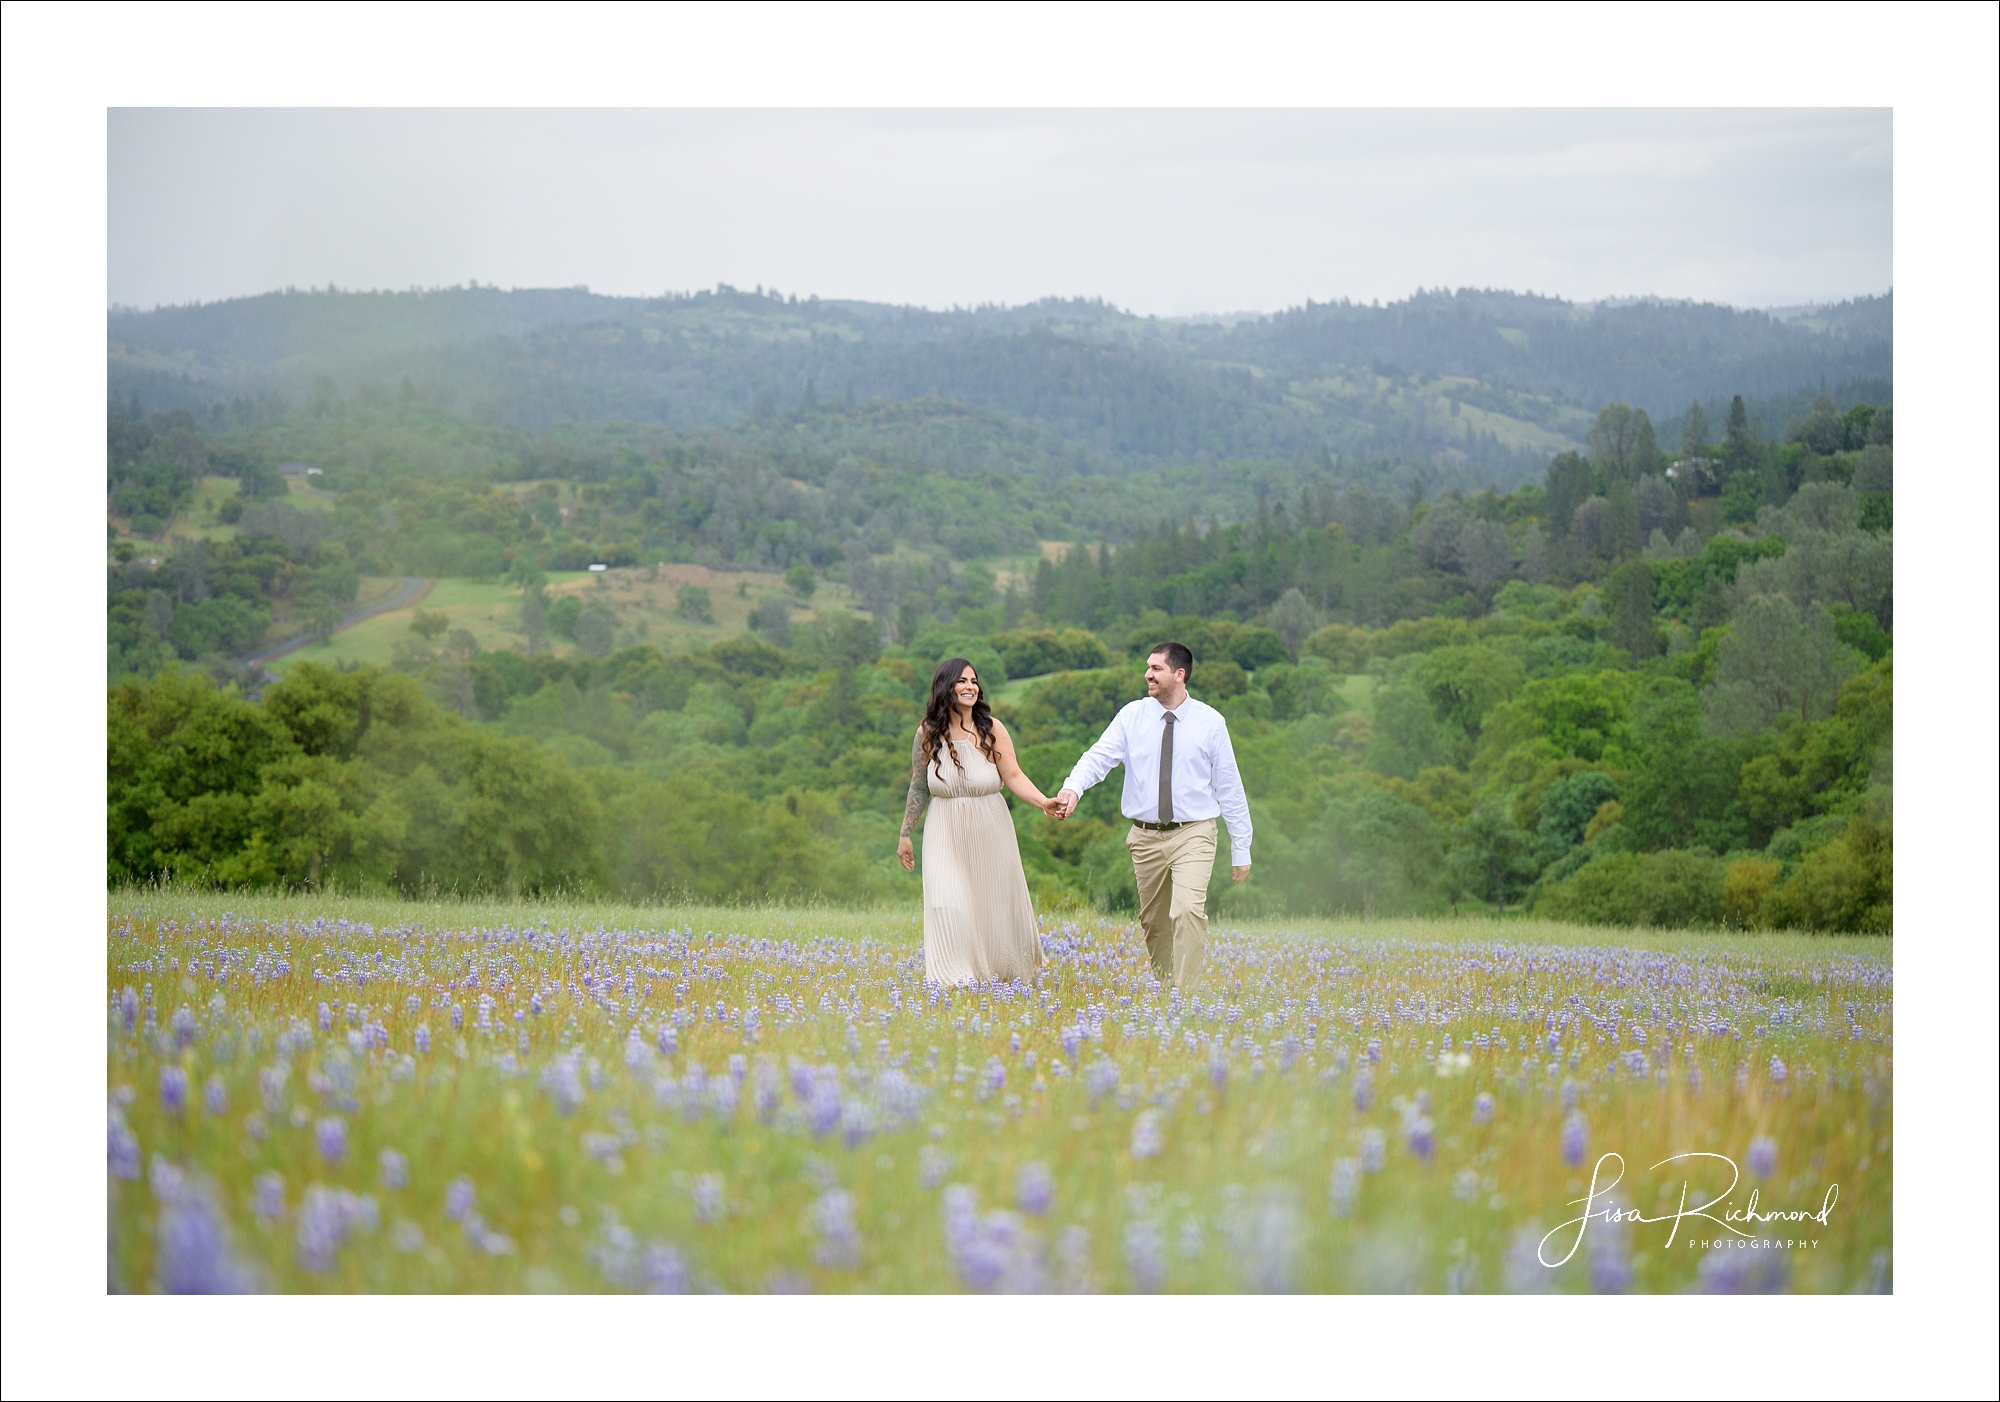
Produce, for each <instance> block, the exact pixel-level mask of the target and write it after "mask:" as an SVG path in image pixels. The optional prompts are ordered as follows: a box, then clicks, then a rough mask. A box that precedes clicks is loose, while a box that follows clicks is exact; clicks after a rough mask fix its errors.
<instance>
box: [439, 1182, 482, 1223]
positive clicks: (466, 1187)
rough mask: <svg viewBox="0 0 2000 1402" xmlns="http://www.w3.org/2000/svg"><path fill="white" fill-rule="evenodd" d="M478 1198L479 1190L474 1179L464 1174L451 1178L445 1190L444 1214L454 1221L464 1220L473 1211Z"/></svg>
mask: <svg viewBox="0 0 2000 1402" xmlns="http://www.w3.org/2000/svg"><path fill="white" fill-rule="evenodd" d="M477 1199H478V1190H477V1189H475V1188H474V1187H473V1186H472V1180H471V1179H470V1178H467V1177H466V1176H465V1175H464V1174H462V1173H461V1174H460V1175H459V1176H458V1177H456V1178H454V1179H452V1180H451V1182H450V1183H449V1184H448V1185H447V1186H446V1187H445V1190H444V1215H445V1216H446V1217H448V1218H450V1219H451V1220H452V1221H454V1222H463V1221H464V1220H465V1219H466V1218H467V1217H470V1216H471V1215H472V1212H473V1205H474V1203H475V1202H476V1201H477Z"/></svg>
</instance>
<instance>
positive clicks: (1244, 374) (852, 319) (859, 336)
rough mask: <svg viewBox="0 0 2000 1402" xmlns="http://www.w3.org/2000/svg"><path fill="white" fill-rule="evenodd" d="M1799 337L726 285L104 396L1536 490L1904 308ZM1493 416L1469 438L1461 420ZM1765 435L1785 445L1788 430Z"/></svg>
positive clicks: (131, 321) (522, 298)
mask: <svg viewBox="0 0 2000 1402" xmlns="http://www.w3.org/2000/svg"><path fill="white" fill-rule="evenodd" d="M1784 310H1785V311H1786V312H1787V313H1789V318H1787V317H1782V316H1777V315H1772V314H1768V313H1764V312H1744V311H1739V310H1736V309H1734V308H1729V307H1722V306H1715V305H1710V304H1694V303H1684V302H1668V301H1661V300H1658V299H1639V300H1635V301H1632V302H1629V303H1623V304H1618V305H1611V304H1603V305H1598V306H1585V305H1580V304H1574V303H1569V302H1565V301H1563V300H1561V299H1559V298H1552V297H1540V296H1535V295H1532V294H1519V293H1510V292H1494V291H1486V290H1477V289H1464V290H1460V291H1456V292H1441V291H1439V292H1419V293H1418V294H1416V295H1414V296H1412V297H1410V298H1408V299H1406V300H1405V301H1402V302H1397V303H1392V304H1390V305H1388V306H1361V305H1358V304H1354V303H1348V302H1339V303H1311V302H1308V303H1307V304H1306V305H1304V306H1302V307H1299V308H1294V309H1292V310H1288V311H1284V312H1280V313H1276V314H1273V315H1269V316H1260V317H1253V318H1244V319H1238V320H1234V321H1230V322H1228V323H1226V324H1225V323H1224V322H1222V321H1207V320H1186V321H1180V320H1172V319H1161V318H1155V317H1140V316H1135V315H1133V314H1131V313H1129V312H1126V311H1122V310H1120V309H1119V308H1117V307H1114V306H1112V305H1110V304H1109V303H1106V302H1104V301H1102V300H1101V299H1094V300H1093V299H1082V298H1074V299H1058V298H1048V299H1044V300H1042V301H1039V302H1035V303H1030V304H1026V305H1023V306H1016V307H975V308H954V309H948V310H944V311H932V310H928V309H925V308H916V307H896V306H888V305H883V304H878V303H868V302H857V301H835V300H821V299H818V298H813V297H807V298H803V299H801V298H798V297H795V296H780V295H778V294H776V293H774V292H767V291H763V290H761V289H759V290H755V291H751V292H742V291H738V290H736V289H733V288H729V287H727V286H723V287H719V288H717V289H715V290H712V291H703V292H699V293H694V294H690V295H678V296H671V297H657V298H639V297H607V296H600V295H597V294H594V293H591V292H589V291H588V290H586V289H582V288H568V289H563V288H557V289H536V290H526V291H502V290H501V289H498V288H491V287H479V286H470V287H463V288H447V289H440V290H436V291H427V292H426V291H412V292H384V293H356V292H338V291H332V290H328V291H317V292H304V293H301V292H296V291H286V292H278V293H271V294H266V295H264V296H260V297H252V298H241V299H236V300H232V301H227V302H219V303H211V304H206V305H200V306H187V307H169V308H161V309H158V310H155V311H151V312H135V311H131V310H127V309H117V310H114V311H113V312H112V313H111V314H110V316H109V319H108V332H109V337H110V359H109V380H110V388H111V389H112V391H113V392H114V393H117V394H119V395H121V396H126V395H130V394H132V393H134V392H136V393H138V394H139V396H140V398H141V399H142V401H144V402H145V403H146V404H147V405H148V407H165V406H167V405H172V404H187V405H189V406H190V407H200V406H201V405H203V404H204V403H210V402H214V401H217V400H234V399H238V398H243V397H253V398H254V397H256V396H257V395H260V394H264V393H271V392H277V393H285V394H293V395H296V394H299V393H302V392H306V391H308V390H309V389H310V387H311V386H312V385H313V384H314V383H315V382H316V381H319V380H320V379H321V377H327V378H330V379H331V380H332V381H333V382H334V384H335V385H336V386H338V387H339V388H341V389H342V390H346V389H352V388H355V387H357V386H360V385H365V384H368V383H380V384H383V385H389V384H395V383H397V382H399V381H402V380H405V379H407V380H409V381H411V382H412V383H413V384H416V385H420V386H424V387H426V390H427V392H429V393H432V394H433V395H435V396H437V397H439V398H441V399H442V400H444V401H446V402H454V403H457V404H460V405H462V406H464V407H465V408H466V409H467V411H468V412H471V413H474V414H475V415H476V416H478V417H480V418H483V419H485V420H487V421H490V422H498V423H511V424H515V425H517V426H520V427H523V428H527V429H531V430H535V431H542V430H546V429H547V428H549V427H551V426H553V425H555V424H558V423H562V422H565V421H571V420H580V421H618V420H624V421H633V422H657V423H662V424H667V425H671V426H674V427H677V428H682V429H693V428H701V427H713V426H722V425H727V424H731V423H740V422H743V421H745V420H746V419H748V420H755V419H760V418H769V417H771V416H772V415H774V414H778V413H787V412H798V411H807V410H810V409H812V408H813V407H815V405H824V404H829V403H833V404H852V403H858V402H865V401H868V400H873V399H884V400H891V401H903V400H916V399H937V400H946V401H955V402H959V403H964V404H967V405H971V406H975V407H979V408H982V409H988V410H993V411H996V412H999V413H1002V414H1007V415H1014V416H1018V417H1020V418H1023V419H1028V420H1032V421H1034V422H1036V423H1040V424H1044V425H1047V426H1049V427H1051V428H1053V429H1055V430H1056V431H1058V432H1059V433H1060V434H1061V435H1062V436H1063V437H1064V438H1066V439H1068V440H1070V441H1071V442H1073V443H1074V444H1075V445H1076V446H1077V447H1079V448H1085V449H1088V450H1090V451H1092V452H1096V453H1101V454H1105V455H1109V456H1112V457H1118V458H1130V459H1138V460H1148V461H1184V460H1191V459H1196V458H1210V459H1228V458H1257V459H1265V460H1270V459H1286V458H1295V457H1299V456H1301V455H1305V456H1312V457H1317V456H1319V455H1320V454H1323V453H1332V454H1335V455H1338V456H1355V455H1359V456H1363V457H1373V458H1381V457H1396V458H1399V459H1402V460H1406V461H1410V462H1415V463H1423V462H1427V461H1429V462H1436V463H1440V464H1442V463H1454V464H1459V465H1461V466H1464V467H1465V468H1466V469H1467V470H1468V471H1469V472H1470V473H1471V474H1472V475H1473V476H1474V477H1475V478H1478V479H1481V480H1491V481H1496V482H1510V481H1515V480H1522V479H1523V478H1525V477H1526V476H1528V475H1532V474H1533V473H1534V472H1536V471H1539V469H1540V466H1541V464H1542V463H1543V462H1544V461H1545V460H1546V457H1547V454H1548V452H1549V451H1551V450H1552V449H1553V448H1558V447H1561V446H1564V445H1570V444H1574V443H1576V442H1578V441H1580V437H1581V433H1582V426H1583V424H1584V422H1585V421H1586V418H1587V416H1586V415H1583V414H1580V413H1579V412H1578V411H1580V410H1584V409H1593V410H1594V408H1595V406H1597V405H1600V404H1603V403H1606V402H1612V401H1621V400H1622V401H1626V402H1630V403H1634V404H1637V405H1639V406H1641V407H1644V408H1647V409H1648V410H1649V411H1650V412H1652V413H1653V414H1654V415H1655V416H1656V417H1659V418H1661V419H1662V420H1665V419H1668V418H1671V417H1673V416H1676V415H1677V414H1678V413H1679V411H1680V410H1681V409H1683V408H1685V406H1686V405H1687V404H1688V402H1689V401H1690V400H1693V399H1697V398H1701V399H1707V400H1713V399H1714V398H1715V397H1716V396H1718V395H1721V394H1725V393H1731V392H1746V393H1748V394H1750V395H1751V396H1753V397H1767V398H1784V397H1790V396H1795V395H1796V394H1797V392H1798V391H1799V390H1800V389H1801V388H1802V387H1808V386H1813V385H1815V384H1820V385H1824V384H1827V383H1829V382H1831V383H1835V384H1841V383H1846V382H1860V381H1866V382H1869V383H1870V384H1874V383H1887V382H1888V381H1889V379H1890V377H1891V374H1892V370H1893V359H1892V354H1891V349H1890V341H1889V339H1888V336H1887V327H1888V325H1889V320H1890V317H1891V314H1892V303H1891V299H1890V298H1889V297H1888V296H1883V297H1880V298H1865V299H1860V300H1858V301H1855V302H1850V303H1843V304H1841V305H1840V306H1838V307H1831V308H1792V309H1784ZM1468 406H1469V407H1474V408H1477V409H1478V410H1479V411H1480V412H1479V413H1478V414H1470V413H1467V412H1465V410H1466V409H1467V407H1468ZM1770 427H1771V428H1772V429H1773V430H1774V431H1775V430H1777V429H1780V428H1782V424H1773V425H1771V426H1770Z"/></svg>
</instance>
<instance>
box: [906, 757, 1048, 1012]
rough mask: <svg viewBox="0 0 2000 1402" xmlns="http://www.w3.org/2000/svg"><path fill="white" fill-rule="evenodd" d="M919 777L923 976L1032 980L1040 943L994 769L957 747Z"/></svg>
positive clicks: (953, 980) (957, 980)
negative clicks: (927, 800) (923, 804)
mask: <svg viewBox="0 0 2000 1402" xmlns="http://www.w3.org/2000/svg"><path fill="white" fill-rule="evenodd" d="M947 743H948V744H949V743H950V742H949V741H947ZM954 755H956V757H957V759H958V763H957V764H953V763H952V758H953V756H954ZM939 771H943V774H944V777H943V778H942V779H940V778H939V777H938V774H939ZM924 773H925V774H926V775H928V776H929V778H930V790H931V809H930V815H929V816H928V817H926V818H925V819H924V977H926V978H930V979H935V980H937V981H938V982H939V983H942V984H947V985H951V984H965V983H972V982H975V981H976V982H982V983H984V982H989V981H992V980H995V979H998V980H1000V981H1002V982H1006V981H1008V980H1010V979H1017V978H1032V977H1033V976H1034V972H1035V970H1036V969H1038V968H1040V967H1041V963H1042V937H1041V932H1040V930H1039V928H1038V926H1037V925H1036V922H1035V907H1034V903H1033V902H1032V901H1030V900H1029V899H1028V878H1027V875H1026V874H1025V873H1024V872H1023V871H1022V870H1021V845H1020V843H1019V842H1017V841H1016V840H1015V838H1014V822H1013V818H1012V816H1011V815H1010V814H1009V813H1008V811H1007V799H1006V797H1005V795H1004V794H1003V793H1002V792H1001V784H1000V770H999V767H998V766H996V765H995V764H994V763H993V761H992V760H990V759H988V758H987V757H986V756H985V755H983V754H981V753H980V752H979V747H978V746H977V745H967V744H956V745H952V746H951V748H950V749H948V750H947V751H946V752H945V753H943V754H941V755H939V756H938V762H937V763H935V764H931V765H926V766H925V768H924Z"/></svg>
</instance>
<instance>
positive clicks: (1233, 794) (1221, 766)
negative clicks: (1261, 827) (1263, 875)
mask: <svg viewBox="0 0 2000 1402" xmlns="http://www.w3.org/2000/svg"><path fill="white" fill-rule="evenodd" d="M1215 724H1216V727H1217V728H1218V729H1219V730H1220V731H1221V732H1222V734H1221V738H1220V739H1218V740H1217V742H1216V746H1215V758H1214V759H1213V760H1212V761H1211V764H1212V766H1213V777H1212V778H1211V779H1210V783H1211V784H1213V785H1214V790H1215V801H1216V803H1217V805H1218V806H1220V807H1221V809H1222V821H1223V822H1224V823H1225V824H1227V825H1228V828H1229V864H1230V865H1231V866H1236V867H1247V866H1249V865H1250V800H1249V798H1248V797H1247V796H1246V795H1245V794H1244V792H1243V776H1242V775H1241V774H1239V773H1238V772H1237V770H1236V749H1235V747H1234V746H1233V745H1231V744H1230V743H1229V722H1228V721H1226V720H1224V719H1223V718H1222V717H1221V716H1220V715H1217V716H1216V718H1215Z"/></svg>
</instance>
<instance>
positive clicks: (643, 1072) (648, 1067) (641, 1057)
mask: <svg viewBox="0 0 2000 1402" xmlns="http://www.w3.org/2000/svg"><path fill="white" fill-rule="evenodd" d="M526 1035H527V1034H526V1033H523V1034H522V1036H523V1038H524V1039H525V1038H526ZM523 1050H525V1048H523ZM625 1069H626V1070H627V1071H630V1072H631V1073H632V1074H633V1075H635V1076H645V1077H647V1078H648V1079H651V1077H652V1074H653V1049H652V1048H651V1047H649V1046H647V1045H646V1039H645V1038H644V1037H643V1036H641V1035H640V1032H639V1029H638V1028H637V1027H634V1028H633V1029H632V1031H631V1032H630V1034H629V1035H627V1036H626V1038H625Z"/></svg>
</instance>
